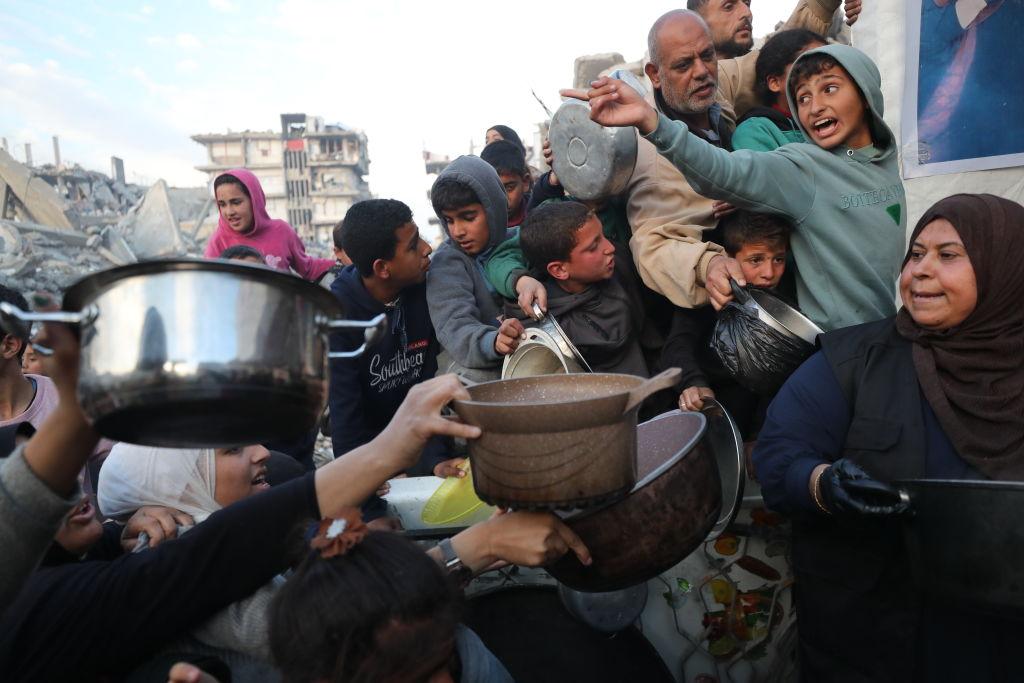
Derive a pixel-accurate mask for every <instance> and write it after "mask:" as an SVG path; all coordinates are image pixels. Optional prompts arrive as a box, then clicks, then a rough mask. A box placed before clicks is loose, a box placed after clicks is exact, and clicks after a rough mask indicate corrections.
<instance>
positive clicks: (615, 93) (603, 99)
mask: <svg viewBox="0 0 1024 683" xmlns="http://www.w3.org/2000/svg"><path fill="white" fill-rule="evenodd" d="M590 86H591V87H590V90H583V89H567V90H560V91H559V94H560V95H561V96H562V97H572V98H575V99H577V100H583V101H584V102H590V119H591V120H592V121H596V122H597V123H600V124H601V125H602V126H636V127H637V128H638V129H639V130H640V132H641V133H642V134H643V135H647V134H649V133H652V132H654V129H655V128H657V127H658V112H657V111H655V109H654V107H652V106H651V105H649V104H648V103H647V101H646V100H645V99H644V98H643V97H641V95H640V93H638V92H637V91H636V90H633V88H632V87H630V86H629V84H627V83H626V82H625V81H620V80H618V79H617V78H608V77H607V76H602V77H601V78H599V79H597V80H596V81H594V82H592V83H591V84H590Z"/></svg>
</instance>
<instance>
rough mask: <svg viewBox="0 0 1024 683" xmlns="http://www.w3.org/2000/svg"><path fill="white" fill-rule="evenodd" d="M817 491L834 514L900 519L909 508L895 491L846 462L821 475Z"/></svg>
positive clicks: (830, 468)
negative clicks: (896, 516) (901, 514)
mask: <svg viewBox="0 0 1024 683" xmlns="http://www.w3.org/2000/svg"><path fill="white" fill-rule="evenodd" d="M818 487H819V489H818V490H819V492H820V494H821V501H822V503H824V505H825V507H826V508H828V510H829V511H830V512H833V513H835V514H856V515H868V516H871V517H881V516H883V515H898V514H900V513H902V512H905V511H906V509H907V505H908V503H907V501H906V500H905V499H904V498H901V497H900V492H899V491H898V490H897V489H896V488H895V487H893V486H890V485H889V484H885V483H883V482H880V481H878V480H877V479H872V478H871V476H870V475H869V474H868V473H867V472H865V471H864V470H863V469H861V468H860V466H859V465H857V464H856V463H854V462H853V461H851V460H847V459H845V458H841V459H839V460H836V461H835V462H834V463H832V464H831V465H829V467H828V469H826V470H825V471H824V472H822V474H821V477H820V478H819V479H818Z"/></svg>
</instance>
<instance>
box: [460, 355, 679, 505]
mask: <svg viewBox="0 0 1024 683" xmlns="http://www.w3.org/2000/svg"><path fill="white" fill-rule="evenodd" d="M679 372H680V371H679V369H678V368H672V369H670V370H666V371H664V372H662V373H661V374H659V375H656V376H655V377H652V378H650V379H647V380H645V379H643V378H640V377H634V376H632V375H614V374H574V375H547V376H540V377H524V378H520V379H506V380H498V381H495V382H483V383H481V384H475V385H473V386H470V387H468V389H467V390H468V391H469V395H470V399H469V400H468V401H453V402H452V408H453V409H454V410H455V412H456V413H457V414H458V416H459V417H460V418H461V419H462V421H463V422H466V423H467V424H472V425H476V426H478V427H480V428H481V430H482V434H481V435H480V437H479V438H478V439H473V440H472V441H470V442H469V455H470V459H471V460H472V463H473V486H474V488H475V489H476V493H477V495H478V496H479V497H480V499H481V500H484V501H486V502H488V503H490V504H492V505H501V506H503V507H513V508H527V509H530V508H533V509H569V508H577V507H586V506H590V505H596V504H599V503H601V502H606V501H608V500H613V499H615V498H617V497H620V496H622V495H625V494H626V493H627V492H628V491H629V490H630V488H632V486H633V484H634V483H636V452H637V451H636V420H637V411H638V410H639V407H640V403H641V402H642V401H643V400H644V399H645V398H647V397H648V396H650V395H651V394H653V393H654V392H656V391H658V390H660V389H666V388H668V387H671V386H674V384H675V382H676V380H677V379H678V377H679Z"/></svg>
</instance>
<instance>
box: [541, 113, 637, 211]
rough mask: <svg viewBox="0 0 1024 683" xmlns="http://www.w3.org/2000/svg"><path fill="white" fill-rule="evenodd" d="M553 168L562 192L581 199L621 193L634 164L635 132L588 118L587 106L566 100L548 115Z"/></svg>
mask: <svg viewBox="0 0 1024 683" xmlns="http://www.w3.org/2000/svg"><path fill="white" fill-rule="evenodd" d="M548 139H549V140H550V141H551V152H552V155H553V157H554V159H553V162H552V168H553V170H554V172H555V174H556V175H557V176H558V181H559V182H560V183H561V184H562V186H563V187H564V188H565V191H566V192H567V193H568V194H570V195H572V196H573V197H575V198H577V199H581V200H584V201H589V200H598V199H604V198H606V197H611V196H614V195H617V194H619V193H621V192H622V191H623V190H625V189H626V186H627V185H628V184H629V179H630V178H631V177H632V176H633V169H634V167H635V166H636V153H637V133H636V130H635V129H634V128H633V127H632V126H630V127H627V128H621V127H616V128H605V127H604V126H602V125H601V124H599V123H595V122H593V121H591V120H590V105H589V104H587V103H586V102H581V101H579V100H574V99H569V100H566V101H564V102H562V105H561V106H560V107H559V108H558V111H556V112H555V115H554V116H553V117H552V118H551V129H550V131H549V133H548Z"/></svg>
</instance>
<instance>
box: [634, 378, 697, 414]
mask: <svg viewBox="0 0 1024 683" xmlns="http://www.w3.org/2000/svg"><path fill="white" fill-rule="evenodd" d="M682 374H683V371H682V370H680V369H679V368H669V369H668V370H662V371H661V372H659V373H658V374H657V375H655V376H654V377H651V378H650V379H646V380H644V382H643V384H641V385H639V386H638V387H636V388H635V389H633V390H632V391H630V392H629V400H628V401H626V407H625V408H623V409H622V414H623V415H625V414H626V413H628V412H629V411H631V410H633V409H634V408H636V407H637V406H638V405H640V404H641V403H642V402H643V400H644V399H645V398H647V397H648V396H650V395H651V394H653V393H654V392H656V391H661V390H662V389H668V388H670V387H674V386H675V385H676V382H678V381H679V377H680V376H681V375H682Z"/></svg>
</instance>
